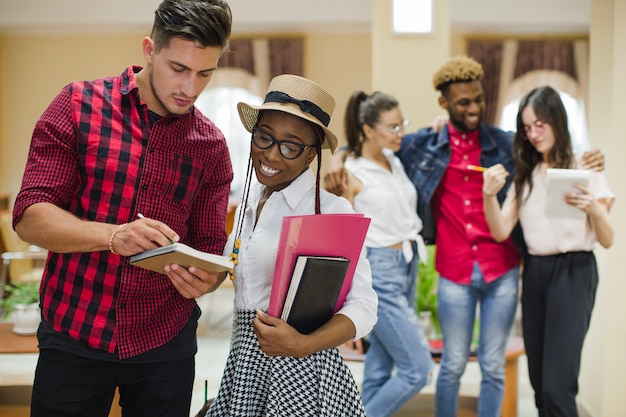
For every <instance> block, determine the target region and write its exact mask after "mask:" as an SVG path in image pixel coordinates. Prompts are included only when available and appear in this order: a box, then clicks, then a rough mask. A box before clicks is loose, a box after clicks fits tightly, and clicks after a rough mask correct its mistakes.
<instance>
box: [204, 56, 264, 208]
mask: <svg viewBox="0 0 626 417" xmlns="http://www.w3.org/2000/svg"><path fill="white" fill-rule="evenodd" d="M218 74H220V75H219V76H218ZM244 75H245V76H244ZM244 75H242V70H239V69H225V68H223V69H222V68H221V69H220V70H219V71H217V72H216V73H215V75H214V78H213V79H212V80H211V82H210V83H209V85H208V86H207V88H206V89H205V90H204V91H203V92H202V93H201V94H200V96H199V97H198V99H197V100H196V107H197V108H198V110H200V111H201V112H202V114H204V115H205V116H207V117H208V118H209V119H211V120H212V121H213V123H215V125H216V126H217V127H218V128H219V129H220V130H221V131H222V133H224V136H225V137H226V143H227V144H228V150H229V152H230V158H231V162H232V165H233V173H234V177H233V182H232V184H231V187H230V196H231V201H232V203H233V204H237V203H238V201H239V200H240V199H241V197H242V193H243V186H244V182H245V178H246V169H247V167H248V158H249V156H250V140H251V136H250V133H249V132H248V131H247V130H246V129H245V128H244V127H243V124H242V123H241V120H240V119H239V113H238V112H237V103H239V102H240V101H243V102H245V103H248V104H252V105H261V104H262V103H263V99H262V98H261V97H260V96H258V95H257V94H255V92H256V91H258V85H257V84H258V83H257V82H256V80H255V78H254V76H252V75H249V74H244ZM253 91H254V92H253ZM253 179H254V177H253Z"/></svg>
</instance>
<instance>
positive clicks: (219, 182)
mask: <svg viewBox="0 0 626 417" xmlns="http://www.w3.org/2000/svg"><path fill="white" fill-rule="evenodd" d="M140 69H141V68H139V67H131V68H128V69H127V70H126V71H125V72H124V73H123V74H121V76H117V77H110V78H104V79H99V80H95V81H86V82H76V83H72V84H69V85H68V86H66V87H65V88H64V89H63V90H62V91H61V92H60V93H59V95H58V96H57V97H56V98H55V99H54V100H53V101H52V103H51V104H50V106H49V107H48V108H47V109H46V111H45V112H44V113H43V115H42V116H41V118H40V119H39V121H38V122H37V124H36V126H35V130H34V133H33V137H32V142H31V147H30V152H29V156H28V161H27V163H26V169H25V172H24V178H23V182H22V188H21V190H20V192H19V194H18V196H17V198H16V201H15V206H14V222H17V221H18V220H19V218H20V217H21V215H22V214H23V212H24V210H25V209H26V208H27V207H28V206H30V205H31V204H34V203H39V202H48V203H52V204H55V205H57V206H59V207H61V208H63V209H65V210H68V211H69V212H71V213H73V214H74V215H76V216H77V217H78V218H81V219H84V220H90V221H96V222H104V223H110V224H122V223H126V222H130V221H132V220H134V219H136V217H137V213H142V214H143V215H145V216H146V217H150V218H153V219H157V220H160V221H162V222H164V223H166V224H167V225H169V226H170V227H171V228H172V229H174V230H175V231H176V232H177V233H178V234H179V235H180V237H181V241H182V242H184V243H187V244H188V245H190V246H193V247H195V248H197V249H200V250H203V251H207V252H212V253H217V254H222V250H223V247H224V244H225V242H226V231H225V225H226V212H227V204H228V194H229V189H230V182H231V180H232V177H233V173H232V167H231V163H230V156H229V153H228V148H227V145H226V141H225V139H224V135H223V134H222V132H220V131H219V129H218V128H217V127H216V126H215V125H214V124H213V123H212V122H211V121H210V120H208V119H207V118H206V117H204V116H203V115H202V114H201V113H200V112H199V111H198V110H197V109H195V108H192V110H190V111H189V112H187V113H186V114H184V115H180V116H174V115H173V116H167V117H163V118H161V119H159V120H157V121H156V122H155V123H154V124H153V125H152V126H150V122H149V118H148V108H147V106H146V105H145V104H144V103H142V101H141V100H140V98H139V94H138V89H137V84H136V80H135V73H136V72H137V71H139V70H140ZM194 305H195V300H187V299H185V298H183V297H182V296H181V295H180V294H179V293H178V292H177V291H176V289H175V288H174V287H173V286H172V284H171V283H170V281H169V279H168V278H167V277H166V276H165V275H162V274H158V273H154V272H150V271H148V270H146V269H142V268H138V267H134V266H131V265H130V264H129V263H128V258H125V257H120V256H118V255H114V254H112V253H110V252H108V251H102V252H90V253H67V254H61V253H50V254H49V257H48V260H47V263H46V268H45V272H44V278H43V286H42V306H43V308H42V313H43V317H44V319H45V320H46V321H47V322H48V323H50V324H51V325H52V326H53V328H54V329H55V330H56V331H58V332H61V333H65V334H68V335H69V336H70V337H72V338H73V339H76V340H81V341H84V342H85V343H86V344H87V345H88V346H90V347H92V348H96V349H100V350H104V351H106V352H109V353H114V352H116V351H117V353H118V356H119V358H120V359H124V358H128V357H132V356H136V355H139V354H141V353H144V352H147V351H149V350H152V349H154V348H156V347H159V346H161V345H163V344H164V343H166V342H167V341H169V340H171V339H172V338H173V337H174V336H175V335H176V334H177V333H178V332H179V331H180V330H181V329H182V328H183V327H184V326H185V324H186V322H187V321H188V320H189V317H190V316H191V311H192V309H193V308H194Z"/></svg>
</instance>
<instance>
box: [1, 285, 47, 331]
mask: <svg viewBox="0 0 626 417" xmlns="http://www.w3.org/2000/svg"><path fill="white" fill-rule="evenodd" d="M0 306H2V308H3V310H4V317H5V318H6V319H9V318H10V319H11V321H12V322H13V331H14V332H15V333H17V334H24V335H28V334H35V333H36V332H37V327H38V326H39V322H40V320H41V314H40V310H39V281H28V282H23V283H15V284H7V287H6V296H5V298H4V299H2V300H0Z"/></svg>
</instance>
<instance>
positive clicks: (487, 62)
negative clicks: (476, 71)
mask: <svg viewBox="0 0 626 417" xmlns="http://www.w3.org/2000/svg"><path fill="white" fill-rule="evenodd" d="M502 49H503V43H502V42H501V41H483V40H481V41H469V42H468V44H467V55H468V56H470V57H472V58H474V59H475V60H476V61H478V62H480V64H481V65H482V66H483V70H484V72H485V75H484V77H483V93H484V97H485V113H484V114H483V120H484V121H485V122H486V123H488V124H494V123H495V121H496V114H497V113H498V96H499V94H500V72H501V65H502Z"/></svg>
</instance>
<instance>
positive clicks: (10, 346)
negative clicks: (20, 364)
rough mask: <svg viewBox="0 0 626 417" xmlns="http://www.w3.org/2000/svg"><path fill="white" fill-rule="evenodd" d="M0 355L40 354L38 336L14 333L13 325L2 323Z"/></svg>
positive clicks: (0, 324)
mask: <svg viewBox="0 0 626 417" xmlns="http://www.w3.org/2000/svg"><path fill="white" fill-rule="evenodd" d="M0 353H39V348H38V347H37V336H35V335H28V336H23V335H19V334H16V333H14V332H13V323H0Z"/></svg>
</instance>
